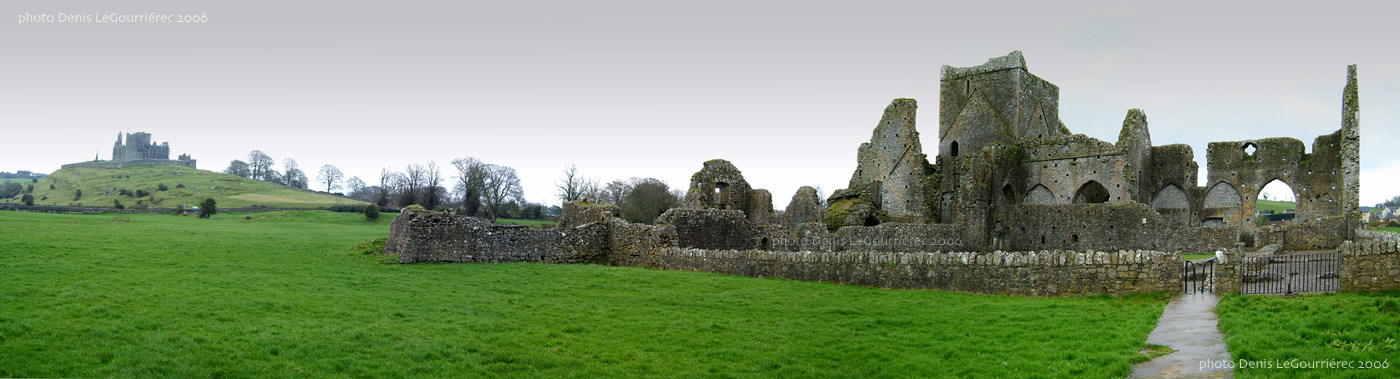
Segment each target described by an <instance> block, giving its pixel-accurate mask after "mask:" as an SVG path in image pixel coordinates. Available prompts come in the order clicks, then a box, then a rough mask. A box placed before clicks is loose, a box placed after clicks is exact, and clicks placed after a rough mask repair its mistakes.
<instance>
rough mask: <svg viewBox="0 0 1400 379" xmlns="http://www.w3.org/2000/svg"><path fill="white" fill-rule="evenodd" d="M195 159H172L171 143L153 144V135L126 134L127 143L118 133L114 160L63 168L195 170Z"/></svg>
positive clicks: (114, 148)
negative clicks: (152, 167)
mask: <svg viewBox="0 0 1400 379" xmlns="http://www.w3.org/2000/svg"><path fill="white" fill-rule="evenodd" d="M195 164H196V162H195V159H193V158H191V157H190V155H189V154H180V157H179V159H170V142H162V143H160V144H156V143H155V142H151V134H150V133H146V132H136V133H126V141H125V142H123V141H122V133H117V141H116V142H114V143H112V160H110V161H103V160H100V159H97V158H96V157H94V158H93V160H92V161H89V162H79V163H69V164H66V165H63V166H62V168H69V167H97V168H122V167H130V166H145V165H180V166H186V167H189V168H195Z"/></svg>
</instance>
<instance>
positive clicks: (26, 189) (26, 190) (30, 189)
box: [24, 183, 34, 193]
mask: <svg viewBox="0 0 1400 379" xmlns="http://www.w3.org/2000/svg"><path fill="white" fill-rule="evenodd" d="M24 193H34V183H30V184H29V185H28V186H25V187H24Z"/></svg>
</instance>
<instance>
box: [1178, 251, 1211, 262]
mask: <svg viewBox="0 0 1400 379" xmlns="http://www.w3.org/2000/svg"><path fill="white" fill-rule="evenodd" d="M1214 256H1215V254H1214V253H1212V254H1182V255H1181V260H1183V261H1194V260H1197V259H1206V258H1210V257H1214Z"/></svg>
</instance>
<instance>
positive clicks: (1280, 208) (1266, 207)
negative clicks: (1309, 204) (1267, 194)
mask: <svg viewBox="0 0 1400 379" xmlns="http://www.w3.org/2000/svg"><path fill="white" fill-rule="evenodd" d="M1296 206H1297V204H1295V203H1293V202H1292V201H1274V200H1255V201H1254V210H1255V211H1274V214H1279V213H1284V211H1286V210H1289V209H1293V207H1296Z"/></svg>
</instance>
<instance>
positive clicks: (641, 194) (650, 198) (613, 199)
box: [555, 165, 685, 224]
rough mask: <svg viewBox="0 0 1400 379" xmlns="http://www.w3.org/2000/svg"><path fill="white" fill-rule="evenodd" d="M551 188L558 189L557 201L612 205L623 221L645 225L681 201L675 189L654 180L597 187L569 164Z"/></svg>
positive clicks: (682, 195)
mask: <svg viewBox="0 0 1400 379" xmlns="http://www.w3.org/2000/svg"><path fill="white" fill-rule="evenodd" d="M555 189H557V190H559V200H562V201H566V202H567V201H578V200H588V201H591V202H595V203H601V204H612V205H616V206H618V208H621V209H622V217H623V218H624V219H626V220H627V222H641V223H648V224H650V223H652V222H654V221H655V220H656V217H657V216H660V215H661V214H662V213H665V212H666V211H667V210H670V209H671V208H675V207H678V206H680V204H681V200H682V199H684V198H685V194H684V193H682V192H681V191H680V190H679V189H674V190H673V189H671V187H670V186H669V185H667V184H666V182H665V181H663V180H661V179H657V178H631V179H628V180H621V179H617V180H613V181H611V182H608V183H607V184H601V185H600V184H599V182H598V181H597V180H594V179H589V178H586V177H584V176H582V175H579V173H578V167H576V166H573V165H570V166H569V167H568V168H565V169H564V177H563V178H562V179H561V180H560V181H559V182H556V183H555Z"/></svg>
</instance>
